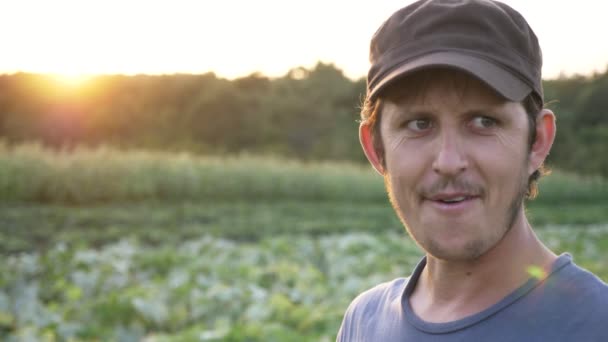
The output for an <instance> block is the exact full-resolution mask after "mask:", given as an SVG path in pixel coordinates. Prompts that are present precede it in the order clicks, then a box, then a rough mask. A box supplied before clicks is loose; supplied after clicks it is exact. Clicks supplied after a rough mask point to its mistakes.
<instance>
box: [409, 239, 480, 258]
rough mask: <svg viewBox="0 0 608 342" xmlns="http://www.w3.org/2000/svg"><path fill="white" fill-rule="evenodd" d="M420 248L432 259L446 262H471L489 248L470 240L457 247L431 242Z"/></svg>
mask: <svg viewBox="0 0 608 342" xmlns="http://www.w3.org/2000/svg"><path fill="white" fill-rule="evenodd" d="M420 246H421V247H422V248H423V249H424V251H425V252H426V253H427V254H428V255H430V256H432V257H433V258H435V259H439V260H446V261H473V260H476V259H478V258H479V257H480V256H482V255H484V254H485V253H486V252H487V251H488V250H489V249H490V247H491V246H488V243H486V242H484V241H482V240H471V241H467V242H464V243H459V244H457V245H453V244H442V243H439V242H437V241H432V240H431V241H428V242H427V243H424V244H420Z"/></svg>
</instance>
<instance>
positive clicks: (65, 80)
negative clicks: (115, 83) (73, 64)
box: [52, 74, 91, 88]
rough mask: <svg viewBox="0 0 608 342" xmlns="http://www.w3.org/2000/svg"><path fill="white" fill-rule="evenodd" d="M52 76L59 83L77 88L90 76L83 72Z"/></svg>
mask: <svg viewBox="0 0 608 342" xmlns="http://www.w3.org/2000/svg"><path fill="white" fill-rule="evenodd" d="M52 78H53V79H54V80H55V81H56V82H57V83H59V84H61V85H63V86H65V87H68V88H78V87H80V86H82V85H84V84H85V83H87V81H88V80H89V79H90V78H91V76H89V75H85V74H53V75H52Z"/></svg>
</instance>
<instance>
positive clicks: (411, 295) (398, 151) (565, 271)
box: [337, 0, 608, 342]
mask: <svg viewBox="0 0 608 342" xmlns="http://www.w3.org/2000/svg"><path fill="white" fill-rule="evenodd" d="M370 60H371V68H370V71H369V74H368V89H367V91H368V93H367V97H366V101H365V104H364V108H363V110H362V123H361V126H360V131H359V135H360V140H361V144H362V146H363V150H364V152H365V155H366V156H367V158H368V159H369V161H370V163H371V164H372V165H373V167H374V168H375V169H376V170H377V171H378V172H379V173H380V174H381V175H382V176H383V177H384V179H385V184H386V187H387V190H388V193H389V198H390V200H391V203H392V205H393V207H394V209H395V211H396V213H397V215H398V216H399V218H400V219H401V221H402V222H403V224H404V225H405V227H406V229H407V231H408V233H409V234H410V236H411V237H412V238H413V239H414V240H415V241H416V242H417V244H418V245H419V246H420V247H421V248H422V249H423V250H424V252H425V257H424V258H423V259H422V261H421V262H420V263H419V264H418V266H417V267H416V268H415V270H414V271H413V273H412V275H411V276H410V277H409V278H406V279H403V278H400V279H396V280H393V281H391V282H388V283H384V284H380V285H378V286H376V287H374V288H372V289H370V290H368V291H366V292H364V293H362V294H360V295H359V296H358V297H357V298H356V299H355V300H354V301H353V302H352V303H351V305H350V306H349V308H348V309H347V311H346V314H345V317H344V320H343V322H342V326H341V328H340V331H339V333H338V338H337V340H338V341H380V342H392V341H608V286H607V285H606V284H605V283H603V282H602V281H601V280H599V279H598V278H597V277H596V276H594V275H592V274H591V273H589V272H587V271H585V270H583V269H581V268H579V267H578V266H577V265H576V264H574V263H573V261H572V258H571V256H570V255H568V254H563V255H560V256H557V255H555V254H554V253H553V252H552V251H550V250H549V249H548V248H547V247H545V246H544V245H543V243H542V242H541V241H539V240H538V239H537V237H536V235H535V234H534V232H533V230H532V228H531V227H530V224H529V223H528V220H527V219H526V215H525V211H524V205H523V200H524V198H525V197H526V196H527V197H533V196H534V195H535V193H536V181H537V179H538V177H539V176H540V175H541V174H542V171H543V162H544V160H545V158H546V157H547V155H548V154H549V151H550V149H551V145H552V143H553V139H554V137H555V116H554V114H553V113H552V112H551V111H550V110H549V109H544V108H543V90H542V85H541V64H542V57H541V51H540V47H539V45H538V41H537V38H536V36H535V34H534V33H533V31H532V30H531V28H530V27H529V26H528V24H527V22H526V21H525V19H524V18H523V17H522V16H521V15H520V14H519V13H518V12H516V11H515V10H513V9H512V8H510V7H508V6H507V5H505V4H502V3H499V2H494V1H490V0H460V1H448V0H445V1H442V0H437V1H433V0H429V1H418V2H416V3H414V4H412V5H410V6H407V7H405V8H403V9H401V10H399V11H397V12H396V13H394V14H393V15H392V16H391V17H390V18H389V19H388V20H387V21H386V22H385V23H384V24H383V25H382V26H381V27H380V29H379V30H378V31H377V32H376V34H375V35H374V37H373V38H372V41H371V52H370Z"/></svg>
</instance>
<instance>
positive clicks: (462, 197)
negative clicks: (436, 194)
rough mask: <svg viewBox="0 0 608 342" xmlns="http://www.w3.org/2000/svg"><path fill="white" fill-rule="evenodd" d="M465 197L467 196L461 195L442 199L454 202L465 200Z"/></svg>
mask: <svg viewBox="0 0 608 342" xmlns="http://www.w3.org/2000/svg"><path fill="white" fill-rule="evenodd" d="M465 198H466V197H465V196H460V197H455V198H450V199H443V200H441V201H442V202H447V203H454V202H460V201H464V200H465Z"/></svg>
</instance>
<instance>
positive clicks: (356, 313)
mask: <svg viewBox="0 0 608 342" xmlns="http://www.w3.org/2000/svg"><path fill="white" fill-rule="evenodd" d="M409 279H410V278H396V279H393V280H391V281H388V282H385V283H381V284H379V285H376V286H374V287H372V288H370V289H368V290H366V291H364V292H362V293H361V294H359V295H358V296H357V297H355V299H354V300H353V301H352V302H351V303H350V305H349V306H348V308H347V309H346V314H345V315H344V319H343V320H342V325H341V326H340V330H339V332H338V336H337V341H366V340H369V337H370V336H371V335H370V334H372V335H373V334H375V331H376V330H377V328H378V327H377V324H381V323H383V322H385V321H386V319H388V320H390V319H391V318H394V317H399V316H400V315H394V311H395V310H400V307H401V304H400V303H401V297H402V295H403V292H404V290H405V287H406V286H407V283H408V281H409ZM372 317H373V319H372Z"/></svg>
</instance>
